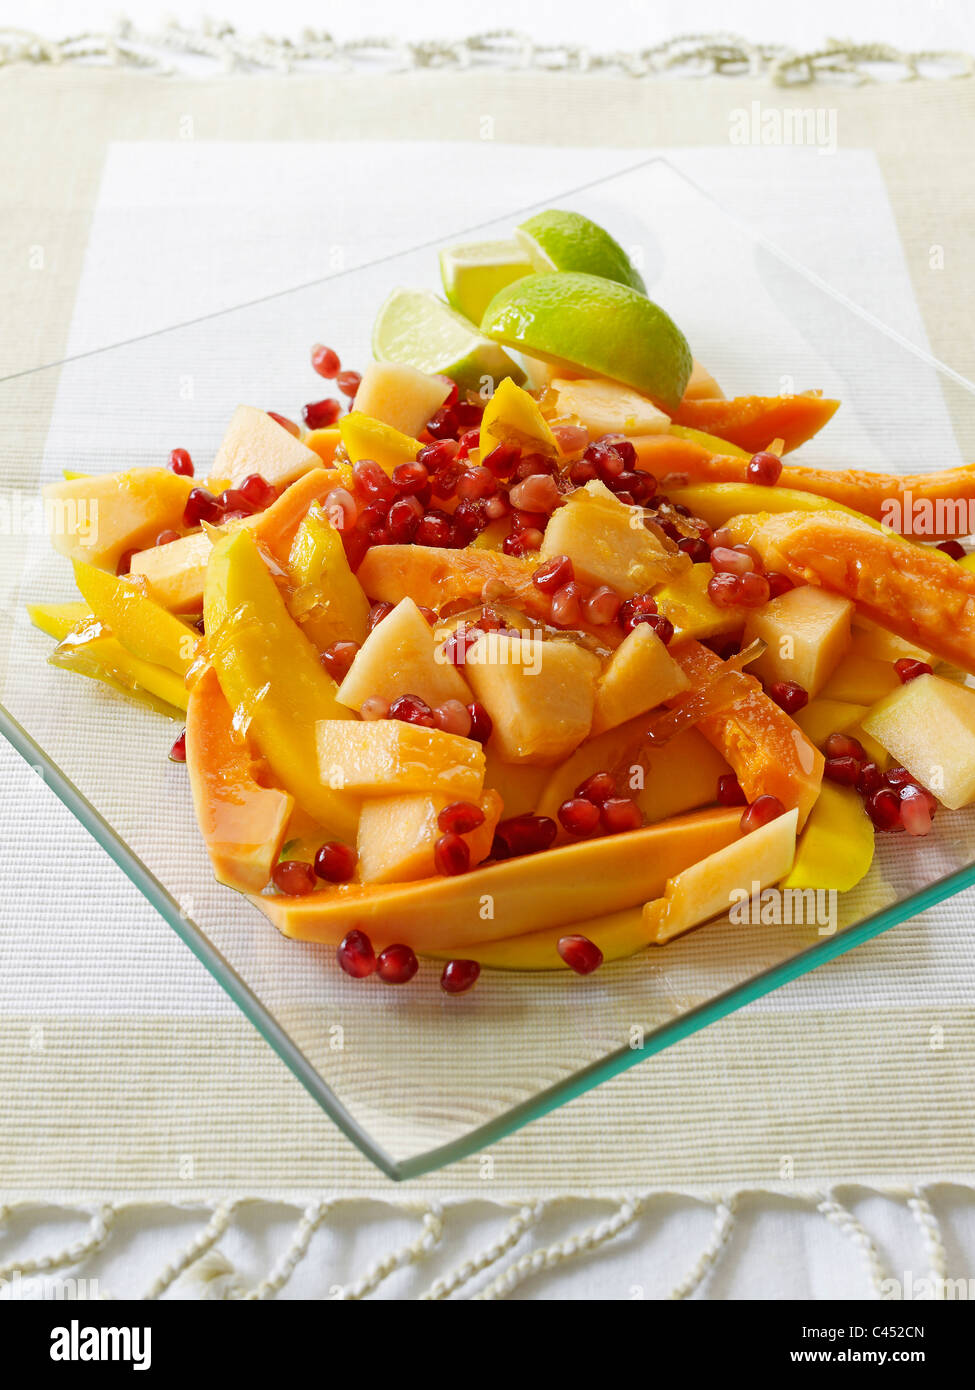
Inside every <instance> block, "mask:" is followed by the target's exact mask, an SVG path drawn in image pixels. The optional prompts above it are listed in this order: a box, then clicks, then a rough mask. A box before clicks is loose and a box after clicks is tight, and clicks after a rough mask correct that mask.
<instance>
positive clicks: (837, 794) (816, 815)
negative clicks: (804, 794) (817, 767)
mask: <svg viewBox="0 0 975 1390" xmlns="http://www.w3.org/2000/svg"><path fill="white" fill-rule="evenodd" d="M773 823H774V822H773ZM873 848H874V833H873V823H872V821H871V820H870V817H869V816H868V815H867V813H866V811H865V810H864V807H863V801H862V799H861V798H860V795H859V793H858V792H857V791H855V790H854V788H852V787H838V786H836V785H835V783H832V782H824V783H823V786H822V790H821V791H820V793H819V800H818V801H817V802H816V804H815V806H814V807H813V808H812V812H811V814H810V816H809V820H808V821H807V822H806V828H805V830H804V831H803V832H802V835H801V836H800V837H799V844H798V846H797V848H796V857H795V863H794V864H793V866H792V869H791V870H790V871H789V873H788V874H787V875H786V877H785V878H784V879H783V880H782V887H783V888H825V889H836V890H837V892H840V893H845V892H847V891H848V890H849V889H851V888H853V887H854V886H855V885H856V884H858V883H859V882H860V880H861V879H862V878H865V877H866V875H867V873H868V872H869V869H870V865H871V864H872V863H873Z"/></svg>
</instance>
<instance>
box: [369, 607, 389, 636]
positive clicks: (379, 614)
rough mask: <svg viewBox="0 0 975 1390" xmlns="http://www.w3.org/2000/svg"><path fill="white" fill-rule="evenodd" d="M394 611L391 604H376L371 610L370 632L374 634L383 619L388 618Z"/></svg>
mask: <svg viewBox="0 0 975 1390" xmlns="http://www.w3.org/2000/svg"><path fill="white" fill-rule="evenodd" d="M392 611H393V605H392V604H391V603H374V604H372V605H371V606H370V608H369V631H370V632H372V630H373V629H374V628H377V627H378V626H379V624H380V623H381V622H382V620H383V618H388V617H389V615H390V613H392Z"/></svg>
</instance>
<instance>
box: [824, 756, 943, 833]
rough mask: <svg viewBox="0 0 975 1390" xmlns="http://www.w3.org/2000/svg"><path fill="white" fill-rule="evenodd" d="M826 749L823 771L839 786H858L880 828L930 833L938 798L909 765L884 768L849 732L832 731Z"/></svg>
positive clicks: (865, 805)
mask: <svg viewBox="0 0 975 1390" xmlns="http://www.w3.org/2000/svg"><path fill="white" fill-rule="evenodd" d="M823 752H824V753H825V754H826V765H825V767H824V769H823V775H824V776H825V777H828V778H829V780H830V781H831V782H836V783H837V784H838V785H839V786H842V787H855V788H856V789H857V791H858V792H859V793H860V795H861V796H862V797H863V804H864V807H865V809H866V812H867V815H868V816H869V817H870V819H871V820H872V821H873V824H874V826H875V828H876V829H877V830H906V831H907V832H908V834H910V835H927V834H928V832H929V831H930V829H931V822H932V820H933V818H934V814H935V812H936V811H937V809H938V802H937V799H936V798H935V797H934V796H932V794H931V792H929V791H928V790H927V788H926V787H922V786H921V784H920V782H919V781H918V780H917V778H916V777H914V776H912V774H911V773H910V772H908V770H907V768H906V767H891V768H888V769H887V771H886V772H881V770H880V768H879V767H878V766H877V764H876V763H875V762H873V761H872V760H871V759H870V757H869V756H868V754H867V751H866V749H865V748H864V747H863V744H862V743H861V742H860V740H859V739H856V738H852V737H851V736H850V735H849V734H830V736H829V738H828V739H827V740H826V743H825V744H824V746H823Z"/></svg>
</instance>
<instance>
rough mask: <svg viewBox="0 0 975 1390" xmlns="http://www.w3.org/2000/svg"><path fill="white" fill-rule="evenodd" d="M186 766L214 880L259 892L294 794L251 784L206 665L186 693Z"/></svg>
mask: <svg viewBox="0 0 975 1390" xmlns="http://www.w3.org/2000/svg"><path fill="white" fill-rule="evenodd" d="M186 767H187V771H188V772H189V778H190V789H191V791H192V793H193V808H194V810H195V811H196V819H197V823H198V825H199V827H200V834H201V835H202V836H203V840H204V843H205V844H206V847H207V853H208V854H209V856H210V863H211V864H212V865H213V872H214V875H215V876H216V879H217V881H218V883H223V884H226V886H227V887H228V888H236V889H237V890H238V891H239V892H241V893H259V892H260V891H261V889H262V888H263V887H265V885H266V884H267V882H268V880H269V879H270V877H271V871H272V869H273V868H274V865H275V864H276V863H277V860H278V855H279V854H280V853H281V846H282V844H283V843H284V837H285V834H286V832H287V829H288V822H289V820H290V818H291V814H292V811H293V810H294V804H295V803H294V797H292V796H290V795H289V794H288V793H287V792H283V791H279V790H277V788H274V787H262V786H261V785H260V783H259V782H258V780H257V778H258V772H259V764H258V762H257V760H256V759H255V758H254V755H253V753H252V752H251V750H250V748H249V746H248V744H247V742H246V740H244V739H241V738H238V737H237V736H236V735H235V734H234V729H233V717H232V714H231V710H230V706H229V705H228V704H227V701H226V700H225V698H224V695H223V691H222V690H221V689H220V682H219V681H218V680H217V676H216V672H215V671H214V670H213V668H212V667H208V668H207V670H206V671H204V672H203V674H202V676H201V677H200V679H199V680H198V681H197V682H196V684H195V685H194V687H193V689H192V691H191V692H190V698H189V706H188V708H187V711H186Z"/></svg>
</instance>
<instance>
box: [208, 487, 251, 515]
mask: <svg viewBox="0 0 975 1390" xmlns="http://www.w3.org/2000/svg"><path fill="white" fill-rule="evenodd" d="M217 501H218V502H219V503H220V509H221V511H222V512H223V513H224V515H225V516H227V515H229V514H230V513H231V512H242V513H243V514H244V516H250V515H251V514H252V513H253V511H254V508H253V507H252V506H251V504H250V502H248V500H247V498H246V497H245V496H244V494H243V493H242V492H241V490H240V488H237V487H228V488H225V489H224V491H223V492H221V494H220V496H219V497H218V498H217Z"/></svg>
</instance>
